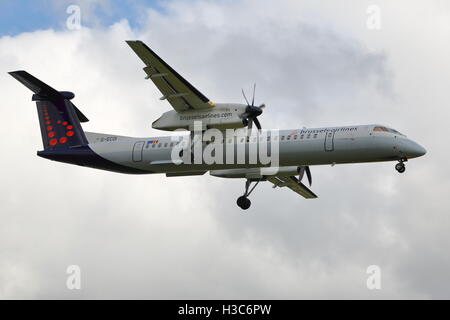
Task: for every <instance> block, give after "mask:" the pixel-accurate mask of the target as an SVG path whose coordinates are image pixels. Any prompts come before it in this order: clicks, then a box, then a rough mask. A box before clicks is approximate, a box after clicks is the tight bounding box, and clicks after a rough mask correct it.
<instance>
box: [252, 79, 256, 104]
mask: <svg viewBox="0 0 450 320" xmlns="http://www.w3.org/2000/svg"><path fill="white" fill-rule="evenodd" d="M255 91H256V82H255V84H254V85H253V98H252V107H253V106H254V105H255Z"/></svg>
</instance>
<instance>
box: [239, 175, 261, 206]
mask: <svg viewBox="0 0 450 320" xmlns="http://www.w3.org/2000/svg"><path fill="white" fill-rule="evenodd" d="M259 181H261V180H250V179H247V181H246V182H245V192H244V195H242V196H240V197H239V198H238V199H237V201H236V203H237V205H238V207H239V208H241V209H242V210H247V209H248V208H250V205H251V204H252V202H251V201H250V199H249V198H248V196H249V195H250V193H252V191H253V190H254V189H255V188H256V186H257V185H258V183H259ZM252 182H256V183H255V185H254V186H253V187H252V188H251V189H250V191H249V190H248V189H249V188H250V185H251V183H252Z"/></svg>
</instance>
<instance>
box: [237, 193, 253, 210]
mask: <svg viewBox="0 0 450 320" xmlns="http://www.w3.org/2000/svg"><path fill="white" fill-rule="evenodd" d="M236 203H237V205H238V206H239V207H240V208H241V209H242V210H247V209H248V208H250V205H251V204H252V202H251V201H250V199H249V198H247V197H246V196H240V197H239V198H238V199H237V201H236Z"/></svg>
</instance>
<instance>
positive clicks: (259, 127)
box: [252, 118, 261, 130]
mask: <svg viewBox="0 0 450 320" xmlns="http://www.w3.org/2000/svg"><path fill="white" fill-rule="evenodd" d="M252 122H255V125H256V127H257V128H258V130H261V124H260V123H259V120H258V118H254V119H253V121H252Z"/></svg>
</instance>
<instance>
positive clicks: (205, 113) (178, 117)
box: [152, 103, 246, 131]
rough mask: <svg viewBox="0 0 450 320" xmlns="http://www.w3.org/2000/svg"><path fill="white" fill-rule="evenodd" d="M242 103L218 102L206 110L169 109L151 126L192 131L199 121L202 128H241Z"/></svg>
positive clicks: (242, 121)
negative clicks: (179, 110) (180, 110)
mask: <svg viewBox="0 0 450 320" xmlns="http://www.w3.org/2000/svg"><path fill="white" fill-rule="evenodd" d="M245 108H246V105H244V104H220V103H217V104H216V105H215V107H214V108H211V109H206V110H192V111H191V110H189V111H184V112H177V111H175V110H171V111H168V112H165V113H163V114H162V116H161V117H160V118H159V119H157V120H156V121H154V122H153V123H152V128H154V129H159V130H165V131H174V130H176V129H186V130H190V131H193V130H194V122H195V121H201V123H202V130H206V129H210V128H216V129H219V130H225V129H237V128H243V127H244V126H245V125H244V119H242V117H241V115H242V114H243V113H244V112H245Z"/></svg>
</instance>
